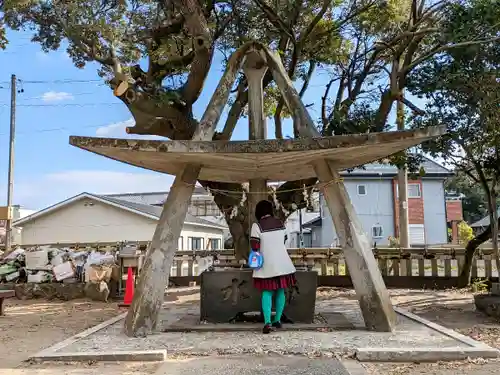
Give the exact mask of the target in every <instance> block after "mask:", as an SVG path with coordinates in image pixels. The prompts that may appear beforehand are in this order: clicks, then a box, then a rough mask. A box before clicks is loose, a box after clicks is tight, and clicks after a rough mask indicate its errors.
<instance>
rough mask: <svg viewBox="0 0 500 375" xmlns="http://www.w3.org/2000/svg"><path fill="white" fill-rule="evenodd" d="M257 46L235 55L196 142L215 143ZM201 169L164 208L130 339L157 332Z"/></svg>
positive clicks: (184, 176) (190, 171) (183, 178)
mask: <svg viewBox="0 0 500 375" xmlns="http://www.w3.org/2000/svg"><path fill="white" fill-rule="evenodd" d="M253 45H254V44H253V43H247V44H245V45H244V46H243V47H241V48H240V49H239V50H237V51H236V52H234V53H233V54H232V55H231V57H230V59H229V62H228V64H227V68H226V71H225V72H224V75H223V76H222V78H221V80H220V82H219V85H218V86H217V89H216V90H215V92H214V94H213V96H212V98H211V100H210V103H209V104H208V107H207V109H206V111H205V113H204V114H203V117H202V120H201V121H200V123H199V124H198V126H197V128H196V131H195V134H194V135H193V138H192V140H193V141H210V140H212V138H213V135H214V133H215V128H216V126H217V123H218V122H219V119H220V116H221V114H222V111H223V109H224V106H225V105H226V104H227V101H228V98H229V94H230V90H231V88H232V86H233V84H234V82H235V80H236V75H237V74H238V72H239V71H240V69H241V67H242V64H243V61H244V59H245V55H246V53H247V52H248V50H249V49H250V48H251V47H252V46H253ZM201 167H202V166H201V165H192V164H187V165H186V166H185V167H184V169H183V170H182V172H180V173H179V174H178V175H177V176H176V177H175V180H174V183H173V185H172V187H171V189H170V192H169V193H168V196H167V200H166V201H165V203H164V205H163V210H162V213H161V216H160V220H159V221H158V224H157V225H156V229H155V233H154V235H153V240H152V241H151V244H150V246H149V249H148V251H147V254H146V259H145V262H144V265H143V267H142V269H141V273H140V275H139V283H138V286H137V289H136V292H135V295H134V298H133V301H132V305H131V306H130V308H129V311H128V314H127V317H126V319H125V334H126V335H127V336H146V335H148V334H149V333H151V332H152V331H154V330H156V327H157V323H158V315H159V313H160V310H161V307H162V304H163V298H164V295H165V288H166V287H167V284H168V279H169V276H170V267H171V265H172V262H173V259H174V255H175V252H176V251H177V246H178V239H179V235H180V234H181V230H182V225H183V224H184V220H185V219H186V214H187V211H188V207H189V202H190V200H191V196H192V194H193V191H194V188H195V185H196V181H197V179H198V176H199V174H200V170H201Z"/></svg>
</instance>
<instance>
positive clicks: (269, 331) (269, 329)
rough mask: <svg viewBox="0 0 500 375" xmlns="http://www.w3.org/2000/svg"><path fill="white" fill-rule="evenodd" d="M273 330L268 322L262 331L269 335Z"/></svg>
mask: <svg viewBox="0 0 500 375" xmlns="http://www.w3.org/2000/svg"><path fill="white" fill-rule="evenodd" d="M271 331H272V328H271V326H270V325H269V324H266V325H265V326H264V328H262V333H263V334H265V335H267V334H268V333H271Z"/></svg>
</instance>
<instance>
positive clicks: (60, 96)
mask: <svg viewBox="0 0 500 375" xmlns="http://www.w3.org/2000/svg"><path fill="white" fill-rule="evenodd" d="M74 98H75V97H74V96H73V95H72V94H70V93H69V92H64V91H47V92H45V93H43V95H42V97H41V99H42V100H43V101H44V102H61V101H64V100H73V99H74Z"/></svg>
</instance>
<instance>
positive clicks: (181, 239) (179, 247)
mask: <svg viewBox="0 0 500 375" xmlns="http://www.w3.org/2000/svg"><path fill="white" fill-rule="evenodd" d="M177 250H184V237H182V236H180V237H179V241H178V243H177Z"/></svg>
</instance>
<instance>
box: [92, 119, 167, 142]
mask: <svg viewBox="0 0 500 375" xmlns="http://www.w3.org/2000/svg"><path fill="white" fill-rule="evenodd" d="M134 125H135V121H134V119H133V118H130V119H128V120H125V121H120V122H115V123H112V124H109V125H106V126H101V127H100V128H97V130H96V131H95V135H96V136H98V137H110V138H113V137H119V138H137V139H159V140H165V138H164V137H159V136H156V135H138V134H127V132H126V131H125V128H127V127H132V126H134Z"/></svg>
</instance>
